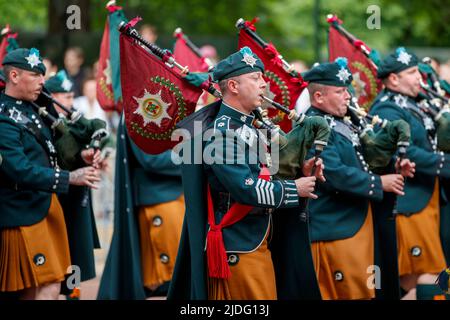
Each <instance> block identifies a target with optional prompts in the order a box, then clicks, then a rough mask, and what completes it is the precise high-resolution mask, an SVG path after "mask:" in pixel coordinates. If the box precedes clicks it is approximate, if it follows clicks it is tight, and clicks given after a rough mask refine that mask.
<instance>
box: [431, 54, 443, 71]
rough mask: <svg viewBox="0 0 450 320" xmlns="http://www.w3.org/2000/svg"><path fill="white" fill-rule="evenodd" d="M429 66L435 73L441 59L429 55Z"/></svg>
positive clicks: (438, 68)
mask: <svg viewBox="0 0 450 320" xmlns="http://www.w3.org/2000/svg"><path fill="white" fill-rule="evenodd" d="M430 59H431V67H432V68H433V69H434V70H435V71H436V73H437V74H439V72H440V67H441V61H440V60H439V59H438V58H436V57H430Z"/></svg>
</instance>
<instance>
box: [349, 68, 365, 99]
mask: <svg viewBox="0 0 450 320" xmlns="http://www.w3.org/2000/svg"><path fill="white" fill-rule="evenodd" d="M352 85H353V88H355V91H356V97H358V98H359V97H366V96H367V93H366V83H365V82H364V81H362V80H361V74H360V73H359V72H356V73H354V74H353V82H352Z"/></svg>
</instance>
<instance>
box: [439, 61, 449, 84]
mask: <svg viewBox="0 0 450 320" xmlns="http://www.w3.org/2000/svg"><path fill="white" fill-rule="evenodd" d="M439 69H440V70H439V76H440V77H441V79H442V80H445V81H447V82H448V83H450V60H448V61H447V62H446V63H443V64H441V66H440V68H439Z"/></svg>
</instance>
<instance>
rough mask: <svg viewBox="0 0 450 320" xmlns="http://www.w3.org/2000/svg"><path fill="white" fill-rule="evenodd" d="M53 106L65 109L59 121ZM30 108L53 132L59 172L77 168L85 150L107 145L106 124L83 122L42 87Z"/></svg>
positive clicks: (98, 120) (80, 116) (75, 111)
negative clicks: (54, 133) (64, 114)
mask: <svg viewBox="0 0 450 320" xmlns="http://www.w3.org/2000/svg"><path fill="white" fill-rule="evenodd" d="M53 104H56V105H58V106H59V107H60V108H61V109H62V110H64V112H66V117H64V118H61V117H60V116H59V115H58V114H57V112H56V110H55V108H54V107H53ZM31 105H32V106H33V108H34V109H35V111H36V112H37V113H38V114H39V115H40V116H41V117H42V118H43V119H44V121H46V122H47V123H48V124H49V125H50V127H51V128H52V129H54V130H55V132H56V139H55V149H56V152H57V156H58V164H59V166H60V167H61V168H62V169H65V170H69V171H72V170H75V169H77V168H79V158H78V155H79V154H80V153H81V151H83V150H84V149H86V148H94V149H101V148H102V147H104V146H105V145H106V143H107V142H108V137H109V133H108V131H107V130H106V122H105V121H103V120H100V119H92V120H90V119H86V118H85V117H84V116H83V115H82V113H81V112H79V111H78V110H75V109H69V108H67V107H66V106H64V105H63V104H61V103H60V102H59V101H57V100H55V99H54V98H53V97H52V96H51V95H50V94H49V92H48V91H47V90H46V89H45V87H44V88H43V90H42V91H41V94H40V95H39V97H38V99H37V100H36V101H34V102H31Z"/></svg>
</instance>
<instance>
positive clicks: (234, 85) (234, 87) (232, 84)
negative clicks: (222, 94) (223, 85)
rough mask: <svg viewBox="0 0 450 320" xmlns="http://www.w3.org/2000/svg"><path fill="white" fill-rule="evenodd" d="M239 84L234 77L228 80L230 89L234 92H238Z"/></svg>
mask: <svg viewBox="0 0 450 320" xmlns="http://www.w3.org/2000/svg"><path fill="white" fill-rule="evenodd" d="M237 84H238V83H237V81H235V80H233V79H230V80H228V83H227V87H228V90H229V91H230V92H232V93H234V94H237V93H238V91H239V90H238V88H237Z"/></svg>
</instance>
